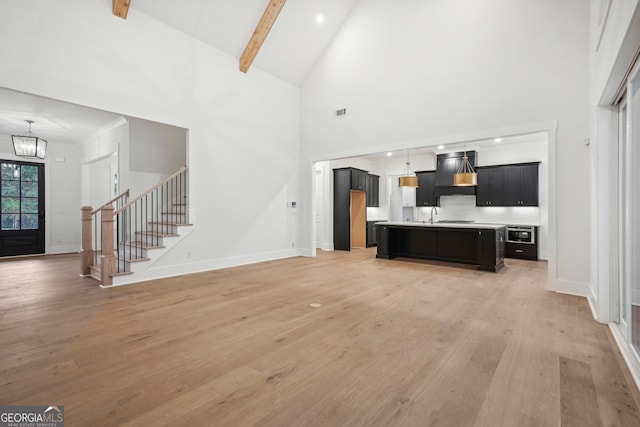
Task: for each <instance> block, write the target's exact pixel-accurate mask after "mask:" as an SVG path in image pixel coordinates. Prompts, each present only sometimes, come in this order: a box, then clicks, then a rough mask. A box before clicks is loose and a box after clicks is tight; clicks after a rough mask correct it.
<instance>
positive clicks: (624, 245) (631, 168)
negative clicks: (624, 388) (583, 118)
mask: <svg viewBox="0 0 640 427" xmlns="http://www.w3.org/2000/svg"><path fill="white" fill-rule="evenodd" d="M618 129H619V132H618V197H619V205H618V265H617V268H618V297H619V330H620V332H621V333H622V335H623V337H624V339H625V340H626V341H627V342H628V343H629V344H630V345H631V348H633V350H634V351H635V353H636V355H635V356H636V358H637V359H638V360H640V357H638V355H640V64H636V66H635V67H634V69H633V71H632V72H631V74H630V75H629V79H628V81H627V86H626V94H625V96H624V97H623V98H622V101H621V102H620V103H619V104H618Z"/></svg>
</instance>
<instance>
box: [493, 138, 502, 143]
mask: <svg viewBox="0 0 640 427" xmlns="http://www.w3.org/2000/svg"><path fill="white" fill-rule="evenodd" d="M493 142H495V143H498V142H502V138H496V139H494V140H493Z"/></svg>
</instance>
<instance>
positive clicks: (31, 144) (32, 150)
mask: <svg viewBox="0 0 640 427" xmlns="http://www.w3.org/2000/svg"><path fill="white" fill-rule="evenodd" d="M25 122H27V123H29V132H27V134H26V135H11V139H12V140H13V151H15V153H16V156H20V157H33V158H38V159H44V156H45V154H46V152H47V141H45V140H44V139H42V138H38V137H37V136H35V135H34V134H33V133H32V132H31V125H32V124H33V123H35V122H34V121H33V120H25Z"/></svg>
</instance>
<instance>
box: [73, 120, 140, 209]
mask: <svg viewBox="0 0 640 427" xmlns="http://www.w3.org/2000/svg"><path fill="white" fill-rule="evenodd" d="M80 156H81V159H82V165H81V170H80V173H81V175H82V180H81V183H80V188H81V194H82V196H81V202H82V205H83V206H91V207H92V208H94V209H95V208H97V207H98V206H100V205H102V204H103V203H105V202H106V201H107V200H110V199H112V198H113V197H114V195H113V194H112V191H111V190H109V191H105V190H100V188H104V186H105V185H104V182H103V181H104V180H105V178H104V177H105V176H107V175H108V174H110V169H111V168H112V167H113V166H116V169H117V170H118V193H122V192H124V191H125V190H126V189H128V188H130V184H131V180H130V177H129V122H128V121H127V120H126V119H125V118H124V117H120V118H118V119H116V120H115V121H113V122H112V123H110V124H108V125H106V126H105V127H104V128H102V129H97V130H96V132H95V133H94V134H93V135H91V136H90V137H88V138H87V140H86V141H82V142H81V143H80ZM114 161H115V162H117V164H116V165H114ZM96 187H98V188H96Z"/></svg>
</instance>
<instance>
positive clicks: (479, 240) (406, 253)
mask: <svg viewBox="0 0 640 427" xmlns="http://www.w3.org/2000/svg"><path fill="white" fill-rule="evenodd" d="M376 227H377V238H378V252H377V255H376V257H377V258H384V259H393V258H397V257H405V258H418V259H429V260H437V261H448V262H457V263H463V264H471V265H477V267H478V269H480V270H485V271H493V272H497V271H499V270H500V269H501V268H502V267H504V250H505V249H504V247H505V235H506V227H505V226H504V225H497V224H476V223H464V224H463V223H461V224H458V223H438V222H435V223H433V224H431V223H430V222H428V221H426V222H423V221H411V222H378V223H376Z"/></svg>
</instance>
